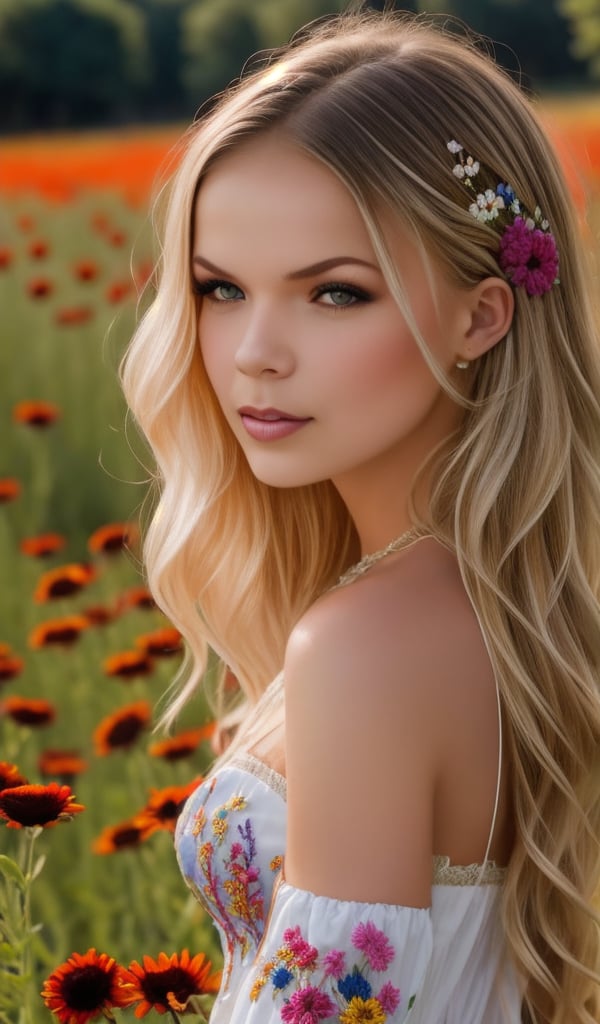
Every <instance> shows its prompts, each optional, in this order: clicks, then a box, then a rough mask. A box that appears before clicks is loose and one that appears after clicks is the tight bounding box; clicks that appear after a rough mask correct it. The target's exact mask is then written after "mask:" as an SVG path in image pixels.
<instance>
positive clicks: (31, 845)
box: [21, 827, 42, 1022]
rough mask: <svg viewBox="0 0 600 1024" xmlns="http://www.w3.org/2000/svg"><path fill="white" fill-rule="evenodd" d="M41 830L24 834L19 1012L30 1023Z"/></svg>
mask: <svg viewBox="0 0 600 1024" xmlns="http://www.w3.org/2000/svg"><path fill="white" fill-rule="evenodd" d="M41 831H42V830H41V828H37V827H36V828H28V829H27V832H26V842H25V855H24V857H23V865H22V870H23V874H24V875H25V883H26V884H25V891H24V893H23V953H22V957H21V971H22V976H23V977H24V978H25V979H26V987H25V1006H24V1007H23V1009H22V1011H21V1019H22V1020H23V1021H24V1022H25V1021H30V1020H31V1019H32V1018H31V1012H30V1011H31V992H32V986H31V984H30V981H31V978H30V975H31V970H32V956H31V937H32V936H31V886H32V877H31V876H32V873H33V853H34V849H35V841H36V839H37V837H38V836H39V835H40V833H41Z"/></svg>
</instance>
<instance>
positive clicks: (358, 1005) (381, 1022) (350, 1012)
mask: <svg viewBox="0 0 600 1024" xmlns="http://www.w3.org/2000/svg"><path fill="white" fill-rule="evenodd" d="M339 1019H340V1024H385V1021H386V1020H387V1014H386V1013H384V1011H383V1007H382V1005H381V1003H380V1002H379V1000H378V999H361V998H360V996H353V997H352V999H351V1000H350V1002H349V1003H348V1006H347V1007H346V1009H345V1010H344V1011H343V1012H342V1013H341V1014H340V1018H339Z"/></svg>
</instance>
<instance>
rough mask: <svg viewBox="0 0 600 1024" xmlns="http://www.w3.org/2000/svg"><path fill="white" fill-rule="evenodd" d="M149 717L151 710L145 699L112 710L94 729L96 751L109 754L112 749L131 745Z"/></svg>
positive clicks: (146, 725)
mask: <svg viewBox="0 0 600 1024" xmlns="http://www.w3.org/2000/svg"><path fill="white" fill-rule="evenodd" d="M151 718H152V710H151V708H150V704H149V703H148V701H146V700H140V701H135V702H134V703H133V704H127V705H125V707H122V708H120V709H119V710H118V711H113V713H112V714H111V715H107V716H106V718H103V719H102V721H101V722H100V724H99V725H98V726H97V727H96V729H95V730H94V744H95V747H96V753H97V754H100V755H103V754H110V753H111V752H112V751H113V750H119V749H120V750H123V749H127V748H128V747H131V746H132V745H133V744H134V743H135V741H136V740H137V739H138V737H139V736H140V734H141V733H142V732H143V731H144V729H146V728H147V727H148V725H149V723H150V720H151Z"/></svg>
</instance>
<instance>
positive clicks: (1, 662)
mask: <svg viewBox="0 0 600 1024" xmlns="http://www.w3.org/2000/svg"><path fill="white" fill-rule="evenodd" d="M24 664H25V662H24V661H23V659H22V658H17V657H16V656H15V655H0V683H7V682H8V680H9V679H16V677H17V676H20V675H21V672H22V671H23V667H24Z"/></svg>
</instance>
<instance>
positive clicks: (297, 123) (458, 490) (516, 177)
mask: <svg viewBox="0 0 600 1024" xmlns="http://www.w3.org/2000/svg"><path fill="white" fill-rule="evenodd" d="M273 127H277V128H278V130H279V131H280V132H283V133H284V134H285V136H286V138H287V139H289V140H292V141H293V142H294V143H295V144H296V145H297V146H299V147H300V148H301V149H302V150H303V151H304V152H307V153H309V154H311V155H312V156H313V157H315V158H316V159H318V160H320V161H322V162H323V164H325V165H326V166H327V167H328V168H330V169H331V171H332V172H333V173H335V174H336V175H337V176H338V178H339V179H340V180H341V181H342V182H343V183H344V184H345V185H346V186H347V188H348V189H349V190H350V192H351V193H352V195H353V197H354V199H355V201H356V204H357V206H358V209H359V210H360V212H361V214H362V216H363V218H364V220H365V223H366V225H367V227H368V230H369V232H370V234H371V238H372V240H373V244H374V247H375V251H376V253H377V256H378V258H379V260H380V262H381V266H382V268H383V271H384V273H385V275H386V278H387V281H388V284H389V287H390V288H391V289H392V291H393V293H394V295H395V296H396V297H397V300H398V303H399V304H400V306H401V308H402V309H403V311H405V313H406V315H407V316H410V296H406V295H405V294H404V292H403V289H402V282H401V281H399V280H398V277H397V274H396V272H395V268H394V265H393V262H392V261H391V259H390V258H389V256H388V253H387V251H386V247H385V243H384V236H383V231H382V222H383V221H384V220H385V221H386V222H387V223H388V225H389V223H390V222H392V219H393V218H397V221H398V223H399V224H402V226H403V227H404V228H406V227H408V228H409V229H410V231H411V232H412V234H413V237H414V238H415V239H416V240H417V242H418V244H419V245H420V247H421V250H422V253H423V256H424V258H425V259H426V258H427V256H428V255H433V256H435V258H436V260H437V261H438V262H441V264H442V266H443V267H444V268H445V271H446V273H447V275H448V277H449V279H450V280H452V281H454V282H455V283H456V284H457V285H458V286H462V287H466V288H468V287H471V286H474V285H475V284H476V283H477V282H478V281H480V280H482V279H483V278H485V277H487V276H495V275H498V274H499V273H500V271H499V267H498V251H499V235H498V233H497V231H495V230H494V229H493V227H490V226H489V225H488V224H486V223H481V222H479V221H477V220H476V219H475V218H474V217H473V216H472V215H471V213H469V211H468V198H467V196H466V194H465V191H464V186H463V185H462V184H461V182H460V181H459V180H458V179H457V178H456V177H455V176H454V175H453V174H452V173H451V171H452V157H451V156H450V154H449V152H448V149H447V142H448V141H449V140H450V139H457V140H459V141H460V142H461V143H462V144H463V145H464V147H465V150H466V151H468V152H469V153H471V154H473V155H474V156H476V157H477V159H478V160H480V161H481V164H482V166H485V167H486V168H489V169H491V171H492V173H493V175H494V180H495V181H504V182H509V183H510V184H511V185H512V187H513V188H514V190H515V192H516V194H517V195H518V196H519V197H520V199H521V200H522V202H523V203H524V204H525V205H526V206H527V207H528V208H529V209H530V210H533V209H534V208H535V206H536V205H537V204H538V203H539V204H540V206H541V207H542V208H543V213H544V215H545V216H546V217H547V218H548V220H549V221H550V224H551V228H552V231H553V233H554V236H555V238H556V242H557V246H558V249H559V252H560V285H557V286H555V287H553V288H552V290H551V291H550V292H548V293H547V294H545V295H543V296H541V297H533V298H530V297H529V296H528V295H527V294H526V293H525V291H524V289H523V288H517V289H516V290H515V313H514V320H513V324H512V328H511V330H510V332H509V334H508V335H507V337H506V338H505V339H503V340H502V341H501V342H500V343H499V344H497V345H496V346H495V347H493V348H492V349H491V350H490V351H489V352H487V353H486V354H485V355H483V356H482V357H481V358H480V359H478V360H477V362H476V363H475V364H473V366H472V368H471V369H470V370H469V371H467V373H468V377H467V383H468V387H467V389H466V391H467V393H466V397H465V396H463V397H462V398H461V396H460V395H458V394H457V393H456V391H455V389H454V388H453V386H452V384H451V382H450V381H449V380H446V379H444V377H443V375H442V374H441V372H440V370H439V369H438V368H437V367H436V366H435V364H433V362H432V361H431V357H430V355H429V354H428V353H427V351H426V350H424V355H425V357H426V358H428V359H429V360H430V365H431V367H432V371H433V372H434V373H436V374H437V375H438V377H439V378H440V380H441V382H442V384H443V386H444V387H445V388H446V389H447V390H448V391H449V392H450V393H452V394H454V395H455V397H456V398H457V400H460V401H462V403H463V405H464V416H463V419H462V423H461V426H460V429H459V431H458V432H457V434H456V435H455V436H454V437H453V438H452V439H451V442H450V443H449V444H447V445H445V446H444V449H443V451H440V452H438V454H437V457H436V461H435V464H434V468H433V477H432V479H433V485H432V492H431V500H430V505H429V509H428V513H427V522H426V527H427V529H428V530H429V531H430V532H432V533H433V534H434V535H436V536H437V537H439V538H440V540H441V541H442V542H443V543H445V544H446V545H448V546H449V547H451V548H452V550H454V551H455V552H456V557H457V559H458V563H459V566H460V569H461V572H462V575H463V579H464V583H465V586H466V589H467V592H468V594H469V596H470V598H471V600H472V603H473V605H474V608H475V609H476V611H477V614H478V617H479V620H480V623H481V627H482V630H483V633H484V636H485V639H486V642H487V645H488V649H489V651H490V656H491V658H492V662H493V667H494V670H495V673H496V677H497V680H498V685H499V690H500V696H501V703H502V714H503V720H504V726H505V733H506V736H507V745H508V755H509V760H510V765H511V772H512V787H513V792H512V796H513V801H514V810H515V827H516V839H515V845H514V851H513V853H512V856H511V860H510V865H509V869H508V874H507V881H506V885H505V887H504V892H503V911H502V912H503V920H504V927H505V932H506V936H507V939H508V943H509V946H510V949H511V953H512V956H513V958H514V961H515V963H516V966H517V968H518V970H519V971H520V973H521V975H522V977H523V978H524V979H525V983H526V996H525V1009H524V1015H525V1016H524V1019H525V1020H528V1021H532V1022H533V1021H535V1022H541V1021H543V1022H550V1024H592V1022H597V1021H598V1020H600V995H599V991H600V927H599V918H598V915H597V914H596V913H595V911H594V909H593V902H592V901H593V896H594V892H595V890H596V888H597V885H598V881H599V876H600V854H599V838H598V837H599V833H600V697H599V686H598V679H599V670H600V607H599V594H600V532H599V530H600V468H599V467H600V410H599V404H598V396H599V395H600V376H599V354H600V353H599V346H598V335H597V330H596V322H595V318H594V310H593V309H592V308H591V305H590V299H589V296H590V293H591V288H590V286H589V281H587V280H586V276H585V273H586V270H585V267H584V262H583V258H582V244H581V240H580V237H579V232H578V226H577V219H576V216H575V213H574V210H573V207H572V204H571V201H570V198H569V194H568V189H567V187H566V185H565V181H564V180H563V176H562V174H561V170H560V167H559V166H558V163H557V160H556V158H555V156H554V154H553V152H552V150H551V148H550V146H549V144H548V141H547V138H546V136H545V133H544V131H543V130H542V129H541V127H540V125H539V123H538V120H537V117H536V115H535V112H534V111H533V109H532V107H531V104H530V103H529V101H528V100H527V98H526V97H525V96H524V95H523V94H522V93H521V92H520V90H519V89H518V88H517V86H516V85H515V84H514V83H513V82H512V81H511V80H510V79H509V78H508V76H506V75H505V74H504V73H503V72H502V71H501V70H500V69H499V68H498V67H497V66H496V65H495V64H494V62H493V61H492V60H490V59H489V57H488V56H487V54H485V53H484V52H482V50H481V48H480V47H479V46H478V45H476V44H474V43H473V42H472V41H471V40H469V39H467V38H460V39H459V38H457V36H456V35H455V34H452V33H449V32H448V31H446V30H443V29H442V30H440V29H438V28H437V27H436V26H435V25H434V24H432V23H430V20H429V19H425V20H424V19H420V18H417V19H415V18H411V17H405V16H399V15H397V14H391V13H388V14H385V15H377V14H374V13H364V12H363V13H353V14H347V15H341V16H339V17H336V18H333V19H330V20H328V21H326V22H324V23H323V22H319V23H316V24H315V25H313V26H309V28H308V29H307V30H304V31H303V32H302V33H300V34H299V35H298V36H297V37H296V38H295V39H294V40H293V41H292V43H291V44H290V45H289V46H288V47H286V48H284V49H282V50H280V51H277V52H275V53H272V54H270V55H269V56H267V57H265V59H264V60H263V61H262V63H261V64H260V66H258V67H256V66H255V67H254V69H251V70H250V71H249V72H248V73H247V74H246V75H245V76H244V77H243V78H242V79H241V81H240V82H239V83H238V84H236V85H235V86H234V87H232V88H231V89H229V90H228V91H227V92H226V94H225V95H224V96H222V97H220V98H219V100H218V101H217V103H216V105H215V106H213V108H212V109H211V110H209V111H208V112H206V113H205V115H204V116H203V117H202V118H201V119H199V121H198V123H197V124H195V125H193V126H192V128H191V129H190V131H189V132H188V134H187V136H186V137H185V139H184V152H183V155H182V159H181V162H180V165H179V168H178V170H177V172H176V174H175V176H174V179H173V181H172V186H171V189H170V196H169V204H168V208H167V212H166V219H165V222H164V227H163V242H162V246H163V247H162V253H161V258H160V263H159V273H158V278H159V284H158V291H157V295H156V298H155V300H154V301H153V303H152V305H151V306H150V308H149V309H148V311H147V312H146V313H145V315H144V316H143V318H142V320H141V322H140V324H139V327H138V329H137V332H136V334H135V337H134V339H133V341H132V344H131V347H130V349H129V351H128V353H127V355H126V357H125V360H124V365H123V371H122V376H123V384H124V390H125V394H126V397H127V400H128V403H129V406H130V408H131V410H132V411H133V414H134V417H135V419H136V420H137V423H138V424H139V427H140V429H141V431H142V432H143V434H144V435H145V437H146V438H147V440H148V442H149V444H150V446H151V449H152V452H153V454H154V457H155V460H156V481H155V482H156V493H157V495H158V500H157V503H156V505H155V508H154V511H153V514H152V518H151V521H150V523H149V525H148V528H147V532H146V538H145V563H146V566H147V572H148V578H149V583H150V586H151V588H152V591H153V593H154V595H155V597H156V600H157V602H158V604H159V605H160V607H161V608H162V609H163V610H164V611H165V613H166V614H167V615H168V616H169V618H170V619H171V620H172V621H173V622H174V623H175V624H176V625H177V626H178V627H179V629H180V630H181V631H182V632H183V634H184V635H185V637H186V639H187V645H188V649H189V656H188V660H187V662H186V664H185V666H184V669H183V671H182V675H181V678H180V679H179V681H178V684H177V694H176V696H175V697H174V698H173V700H172V701H171V705H170V709H169V712H168V714H167V717H168V718H170V719H172V718H173V717H174V716H175V715H176V714H177V712H178V710H179V709H180V708H181V707H182V705H183V704H184V703H185V701H186V700H187V699H188V698H189V697H190V695H191V694H192V693H193V691H194V690H195V688H196V687H197V685H198V684H199V682H200V680H201V679H202V677H203V675H204V674H205V673H206V669H207V663H208V658H209V654H210V652H211V651H212V652H215V653H216V655H217V656H218V658H219V659H220V661H221V662H222V663H223V664H225V665H227V666H229V667H230V668H231V669H232V670H233V672H234V673H235V675H236V676H237V678H238V680H239V682H240V685H241V690H242V693H243V695H244V701H243V705H242V707H241V710H238V717H241V716H243V715H245V714H247V713H250V712H251V709H252V706H253V705H255V704H256V702H257V700H258V698H259V697H260V695H261V694H262V693H263V692H264V690H265V688H266V686H267V684H268V682H269V681H270V680H271V679H272V678H273V677H274V676H275V675H276V674H277V672H278V671H279V670H280V669H281V666H282V664H283V656H284V649H285V645H286V641H287V638H288V636H289V633H290V631H291V629H292V628H293V626H294V624H295V623H296V622H297V620H298V619H299V617H300V616H301V615H302V614H303V613H304V612H305V610H306V609H307V608H308V607H309V606H310V605H311V603H312V602H313V601H314V600H315V599H316V598H317V597H318V596H319V595H320V594H321V593H322V592H323V591H324V590H325V589H326V588H327V587H328V586H330V585H331V584H332V583H333V582H334V581H335V579H336V578H337V576H338V575H339V574H340V572H341V571H343V570H344V569H345V568H346V567H347V566H348V565H349V563H350V562H352V561H353V560H354V559H355V558H356V556H357V554H358V549H357V537H356V533H355V530H354V527H353V524H352V522H351V520H350V517H349V515H348V512H347V510H346V508H345V507H344V505H343V504H342V502H341V500H340V498H339V496H338V495H337V492H336V491H335V490H334V488H333V486H332V485H331V484H330V483H327V482H326V483H320V484H315V485H314V486H309V487H302V488H297V489H290V490H277V489H274V488H271V487H269V486H266V485H264V484H262V483H260V482H259V481H257V480H256V479H255V478H254V477H253V476H252V474H251V472H250V471H249V469H248V466H247V464H246V461H245V459H244V456H243V454H242V452H241V450H240V448H239V446H238V444H237V442H236V440H235V439H234V437H233V436H232V434H231V431H230V430H229V428H228V426H227V424H226V422H225V420H224V417H223V415H222V413H221V410H220V408H219V405H218V403H217V401H216V398H215V396H214V394H213V392H212V390H211V387H210V385H209V382H208V380H207V376H206V373H205V370H204V367H203V364H202V360H201V356H200V346H199V342H198V327H197V323H198V302H199V301H200V300H199V299H198V298H197V297H196V296H194V295H193V293H192V286H191V270H190V255H191V244H192V214H193V208H194V202H195V198H196V195H197V192H198V189H199V188H201V187H202V179H203V176H204V175H205V174H206V173H207V171H208V170H209V169H210V168H211V167H212V166H214V164H215V163H216V162H217V161H218V160H219V158H220V157H221V156H222V155H223V154H225V153H228V152H230V151H231V150H232V149H234V148H235V147H237V146H240V145H242V144H243V142H244V140H246V139H248V138H250V137H255V136H257V135H259V134H260V133H264V132H268V131H269V130H270V129H272V128H273ZM382 211H385V212H382ZM417 341H418V342H419V344H422V339H419V338H417ZM221 689H222V688H221ZM219 707H220V708H221V710H222V711H224V705H223V703H222V702H220V704H219Z"/></svg>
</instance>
